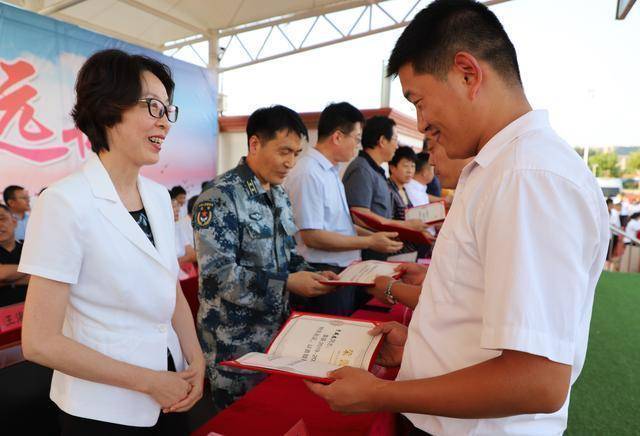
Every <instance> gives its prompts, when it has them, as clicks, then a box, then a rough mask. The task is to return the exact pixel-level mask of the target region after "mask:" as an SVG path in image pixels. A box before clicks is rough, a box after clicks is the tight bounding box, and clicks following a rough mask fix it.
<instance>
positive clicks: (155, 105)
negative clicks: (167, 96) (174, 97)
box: [138, 98, 178, 123]
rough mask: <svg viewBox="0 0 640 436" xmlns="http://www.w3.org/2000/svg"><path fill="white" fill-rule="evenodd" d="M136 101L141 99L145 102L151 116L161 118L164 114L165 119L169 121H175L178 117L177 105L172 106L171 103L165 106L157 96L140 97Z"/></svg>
mask: <svg viewBox="0 0 640 436" xmlns="http://www.w3.org/2000/svg"><path fill="white" fill-rule="evenodd" d="M138 101H140V102H142V101H143V102H145V103H146V104H147V108H148V109H149V115H151V116H152V117H153V118H162V117H163V116H164V115H165V114H166V115H167V120H169V122H171V123H175V122H176V121H177V119H178V106H174V105H172V104H170V105H169V106H166V105H165V104H164V103H163V102H161V101H160V100H158V99H157V98H141V99H140V100H138Z"/></svg>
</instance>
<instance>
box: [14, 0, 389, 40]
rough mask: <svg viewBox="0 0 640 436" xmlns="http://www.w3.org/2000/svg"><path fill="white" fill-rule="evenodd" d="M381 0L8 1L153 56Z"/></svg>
mask: <svg viewBox="0 0 640 436" xmlns="http://www.w3.org/2000/svg"><path fill="white" fill-rule="evenodd" d="M377 2H378V1H377V0H373V1H362V0H268V1H267V0H207V1H203V0H9V1H8V3H12V4H14V5H16V6H19V7H22V8H25V9H29V10H32V11H34V12H37V13H40V14H42V15H49V16H51V17H54V18H57V19H59V20H62V21H66V22H69V23H73V24H77V25H79V26H81V27H84V28H87V29H90V30H95V31H97V32H99V33H103V34H106V35H109V36H113V37H115V38H118V39H122V40H125V41H128V42H132V43H135V44H138V45H142V46H144V47H148V48H152V49H154V50H162V49H163V48H164V47H165V43H167V42H170V41H176V40H180V39H183V38H189V37H192V36H194V35H202V36H204V37H208V36H210V35H212V34H214V33H222V34H224V33H225V32H226V33H228V32H230V31H234V30H240V29H238V28H242V26H247V25H250V24H255V23H259V22H262V21H264V20H274V19H278V18H285V19H291V18H292V17H302V16H303V15H304V16H306V17H310V16H315V15H319V14H323V13H327V12H334V11H339V10H344V9H349V8H354V7H358V6H362V5H367V4H372V3H377Z"/></svg>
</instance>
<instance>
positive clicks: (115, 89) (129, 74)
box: [71, 49, 175, 153]
mask: <svg viewBox="0 0 640 436" xmlns="http://www.w3.org/2000/svg"><path fill="white" fill-rule="evenodd" d="M144 71H148V72H150V73H152V74H153V75H155V76H156V77H157V78H158V79H160V82H162V84H163V85H164V88H165V90H166V91H167V95H168V96H169V101H172V99H173V89H174V86H175V85H174V82H173V79H172V78H171V70H169V67H168V66H166V65H165V64H163V63H161V62H158V61H157V60H155V59H152V58H150V57H147V56H142V55H131V54H128V53H125V52H123V51H121V50H115V49H110V50H102V51H99V52H97V53H95V54H93V55H92V56H91V57H90V58H89V59H87V61H86V62H85V63H84V65H83V66H82V68H80V72H79V73H78V78H77V80H76V104H75V106H74V108H73V110H72V111H71V116H72V117H73V121H74V122H75V123H76V126H77V127H78V129H80V130H81V131H82V132H83V133H84V134H85V135H87V137H88V138H89V141H91V150H93V151H94V152H95V153H99V152H100V151H101V150H105V151H109V144H108V141H107V131H106V129H107V128H108V127H113V126H114V125H116V124H118V123H119V122H120V121H122V112H123V111H124V110H126V109H129V108H130V107H132V106H134V105H136V104H138V100H139V99H140V98H141V97H142V95H141V94H142V84H141V83H140V78H141V75H142V73H143V72H144Z"/></svg>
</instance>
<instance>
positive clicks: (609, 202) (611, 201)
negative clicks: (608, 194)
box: [606, 198, 613, 206]
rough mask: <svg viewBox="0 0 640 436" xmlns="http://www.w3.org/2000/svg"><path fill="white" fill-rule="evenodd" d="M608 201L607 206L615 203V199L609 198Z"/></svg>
mask: <svg viewBox="0 0 640 436" xmlns="http://www.w3.org/2000/svg"><path fill="white" fill-rule="evenodd" d="M606 203H607V206H612V205H613V199H611V198H607V200H606Z"/></svg>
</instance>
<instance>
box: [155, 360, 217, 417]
mask: <svg viewBox="0 0 640 436" xmlns="http://www.w3.org/2000/svg"><path fill="white" fill-rule="evenodd" d="M205 366H206V364H205V360H204V357H203V356H202V354H201V355H200V356H198V357H197V358H196V359H194V360H193V361H192V362H191V364H190V365H189V367H188V368H187V369H186V370H184V371H181V372H179V373H178V375H179V376H180V377H181V378H182V379H183V380H185V381H186V382H187V383H189V386H191V390H190V391H189V395H187V397H186V398H184V399H182V400H180V401H179V402H177V403H175V404H174V405H172V406H171V407H168V408H167V409H163V412H165V413H169V412H186V411H187V410H189V409H191V408H192V407H193V405H194V404H196V403H197V402H198V401H199V400H200V398H202V393H203V389H204V372H205Z"/></svg>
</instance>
